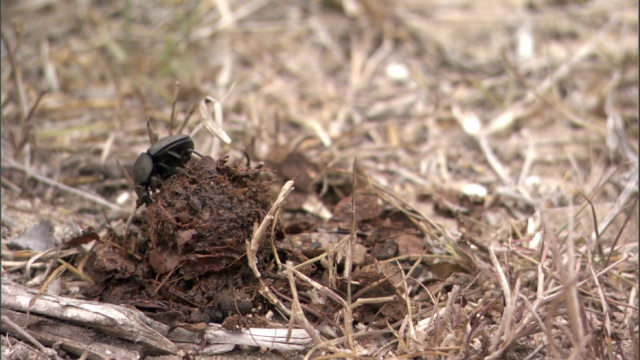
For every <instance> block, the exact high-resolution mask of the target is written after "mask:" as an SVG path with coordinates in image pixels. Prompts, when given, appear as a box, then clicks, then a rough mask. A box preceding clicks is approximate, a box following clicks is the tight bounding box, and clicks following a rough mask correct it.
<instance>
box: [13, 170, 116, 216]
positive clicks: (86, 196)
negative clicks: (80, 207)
mask: <svg viewBox="0 0 640 360" xmlns="http://www.w3.org/2000/svg"><path fill="white" fill-rule="evenodd" d="M3 165H4V166H6V167H7V168H9V169H16V170H20V171H22V172H24V173H25V174H26V175H27V177H30V178H33V179H35V180H38V181H39V182H41V183H44V184H47V185H49V186H52V187H55V188H57V189H59V190H62V191H65V192H68V193H70V194H73V195H76V196H78V197H81V198H83V199H85V200H89V201H91V202H94V203H96V204H98V205H100V206H103V207H106V208H107V209H109V210H111V211H120V210H121V209H120V207H119V206H118V205H116V204H113V203H111V202H109V201H107V200H105V199H103V198H101V197H98V196H96V195H93V194H91V193H88V192H86V191H82V190H79V189H76V188H73V187H71V186H68V185H65V184H62V183H59V182H57V181H55V180H52V179H49V178H48V177H46V176H42V175H39V174H36V173H34V172H33V171H32V170H30V169H27V168H26V167H24V166H22V165H20V164H18V163H17V162H15V161H14V160H12V159H5V162H4V164H3Z"/></svg>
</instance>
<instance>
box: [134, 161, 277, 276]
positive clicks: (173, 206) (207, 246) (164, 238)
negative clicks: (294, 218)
mask: <svg viewBox="0 0 640 360" xmlns="http://www.w3.org/2000/svg"><path fill="white" fill-rule="evenodd" d="M258 173H259V170H256V169H242V170H241V169H235V168H233V167H229V166H227V165H226V160H225V159H222V160H219V161H217V162H216V161H215V160H213V159H212V158H210V157H205V158H203V159H202V160H200V161H198V162H196V163H193V165H192V166H189V167H187V169H186V171H184V172H182V173H181V174H179V175H177V176H175V177H174V178H172V179H171V181H169V182H167V183H166V184H165V185H164V186H163V189H162V191H161V192H160V194H159V196H158V199H157V200H156V201H155V202H154V203H152V204H151V205H149V207H148V209H147V212H146V221H147V224H148V226H149V236H150V239H151V249H150V251H149V253H148V255H149V264H150V265H151V267H152V269H153V270H154V271H155V272H156V273H157V274H159V275H163V274H166V273H168V272H170V271H174V272H177V273H179V274H180V275H181V277H182V278H183V279H184V280H190V279H193V278H195V277H198V276H202V275H204V274H208V273H210V272H220V271H221V270H223V269H236V270H238V271H241V269H242V268H244V267H245V265H246V264H247V262H246V261H243V260H242V258H243V257H244V255H245V242H246V241H247V240H248V239H250V238H251V234H252V229H253V224H254V223H259V222H260V221H261V220H262V219H263V218H264V216H265V215H266V213H267V211H268V210H269V207H270V206H271V202H270V198H269V195H268V194H269V191H268V187H267V186H266V185H265V184H262V183H260V182H258V181H256V180H255V178H256V177H257V175H258ZM263 250H264V249H263ZM259 255H260V253H259ZM262 255H268V251H267V254H264V251H263V252H262ZM176 270H177V271H176Z"/></svg>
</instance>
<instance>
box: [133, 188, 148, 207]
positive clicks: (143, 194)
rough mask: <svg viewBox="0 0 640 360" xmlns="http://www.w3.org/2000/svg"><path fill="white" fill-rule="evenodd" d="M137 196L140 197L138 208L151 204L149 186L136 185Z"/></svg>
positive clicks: (137, 203)
mask: <svg viewBox="0 0 640 360" xmlns="http://www.w3.org/2000/svg"><path fill="white" fill-rule="evenodd" d="M136 195H138V199H137V200H136V207H140V206H142V204H145V205H149V204H151V195H150V194H149V188H148V187H147V185H143V184H136Z"/></svg>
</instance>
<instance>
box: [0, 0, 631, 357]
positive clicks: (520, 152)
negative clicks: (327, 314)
mask: <svg viewBox="0 0 640 360" xmlns="http://www.w3.org/2000/svg"><path fill="white" fill-rule="evenodd" d="M1 54H2V68H1V76H2V89H1V91H2V178H1V179H2V241H3V243H2V259H3V264H2V268H3V277H11V278H12V279H14V280H16V281H19V282H21V283H24V284H28V285H29V286H33V287H36V288H37V287H39V286H42V283H43V281H44V280H45V279H46V278H47V277H48V276H49V275H50V271H51V266H49V269H48V270H45V271H44V272H43V270H42V269H44V268H46V266H44V263H43V266H42V268H39V267H33V268H31V269H30V271H25V264H26V261H27V260H28V259H29V258H30V257H32V256H33V255H35V254H38V252H35V253H34V252H31V253H28V254H26V255H25V253H24V252H20V251H19V250H18V249H17V248H16V247H15V245H16V243H19V242H20V241H18V240H16V239H21V238H20V236H21V234H24V232H25V231H26V230H27V229H29V228H31V227H32V226H34V225H35V224H38V223H39V222H40V221H42V220H44V219H48V220H50V221H51V222H52V224H53V233H54V239H56V241H59V240H62V239H65V238H68V237H69V234H70V233H74V232H76V233H77V232H78V231H80V230H81V229H86V228H88V227H90V226H91V227H94V228H95V229H97V230H98V232H99V233H101V234H104V232H105V231H106V224H109V226H111V227H113V228H114V229H116V231H122V229H123V227H124V224H125V222H126V221H127V218H128V215H129V213H130V212H131V211H132V210H133V208H134V207H135V194H134V193H133V186H132V184H131V183H130V181H129V180H128V179H127V177H126V176H125V174H124V172H123V171H122V168H121V167H120V166H119V165H118V163H117V161H116V159H117V160H118V161H119V162H120V163H121V164H122V165H123V166H124V168H126V169H129V170H130V168H131V166H132V164H133V162H134V161H135V159H136V157H137V156H138V154H140V152H143V151H145V150H146V149H147V148H148V147H149V140H148V136H147V125H146V123H147V119H148V118H152V120H151V122H152V124H153V127H154V128H155V129H156V130H157V131H158V132H159V134H160V136H165V135H167V134H169V132H170V127H171V124H170V119H171V113H172V107H171V105H172V102H173V101H174V97H175V96H174V93H175V89H176V82H178V83H179V92H178V98H177V102H176V107H175V111H176V114H177V119H178V120H180V121H181V120H182V119H184V118H185V117H188V114H189V113H190V111H192V110H193V109H195V107H196V106H197V104H198V102H199V101H200V100H201V99H202V98H203V97H204V96H213V97H215V98H217V99H218V100H220V101H221V103H222V105H223V109H224V129H225V130H226V132H227V133H228V134H229V135H230V137H231V138H232V140H233V142H232V143H231V144H228V145H227V144H223V143H221V142H220V141H218V140H216V139H214V137H213V136H211V135H210V134H209V133H208V132H206V131H205V130H204V129H202V128H201V126H199V123H200V121H199V116H198V114H197V111H196V112H195V114H193V116H191V120H190V121H189V122H188V124H187V125H186V128H185V129H184V130H183V131H182V132H183V133H188V134H191V135H192V137H193V138H194V141H195V143H196V149H198V151H200V152H202V153H205V154H207V155H211V156H212V157H214V158H219V157H221V156H222V155H225V154H229V155H230V158H231V161H232V162H233V161H235V162H237V163H242V162H243V161H244V158H245V154H248V155H249V157H250V158H251V160H252V162H253V163H258V162H264V163H265V164H266V165H267V167H270V168H273V169H276V170H277V171H278V173H280V174H283V177H284V178H287V177H288V178H294V177H296V179H297V180H298V182H300V181H301V182H302V184H301V185H300V186H303V187H306V190H307V192H305V193H303V195H301V197H302V198H301V199H300V200H299V201H300V203H305V202H306V203H307V205H308V203H313V201H312V200H313V199H320V200H321V202H322V203H323V204H324V208H321V209H320V210H318V206H317V203H318V202H317V201H316V207H315V208H314V207H310V206H306V207H303V206H302V205H300V206H299V208H300V209H303V208H304V209H305V210H306V212H302V211H298V212H295V211H291V212H290V213H289V214H285V216H288V219H289V220H290V221H296V220H295V219H297V218H296V216H300V218H304V217H309V218H313V219H314V220H305V221H307V222H308V221H311V222H315V223H318V224H326V222H327V221H328V220H320V219H322V216H324V215H326V214H328V215H327V217H328V216H330V215H335V214H336V213H338V212H340V211H341V210H340V209H338V208H337V204H336V201H333V202H332V201H329V200H327V199H326V197H323V196H325V195H326V190H327V189H328V188H331V186H332V184H333V183H332V181H337V182H340V181H343V180H344V176H346V178H347V179H348V176H349V175H348V174H350V173H351V171H352V164H353V161H354V158H356V157H357V172H358V174H359V175H361V179H366V180H360V184H364V185H362V186H365V187H368V188H370V189H375V193H376V194H378V195H379V196H380V197H381V198H383V199H385V204H386V206H390V207H393V208H397V209H402V211H404V212H408V213H409V214H410V216H409V215H408V216H409V217H410V218H411V219H412V220H413V221H414V222H415V223H416V224H417V225H416V228H417V229H419V230H420V232H419V236H413V237H406V236H405V237H397V238H394V239H392V240H393V241H394V243H395V244H396V247H397V249H396V251H395V252H394V253H393V256H392V257H391V258H393V257H396V258H397V259H396V260H397V261H398V262H397V264H400V261H406V260H407V259H411V261H413V262H412V263H411V264H412V265H411V266H413V267H415V265H416V262H415V261H416V258H418V259H422V260H418V261H417V264H421V266H423V267H424V269H426V270H424V271H425V272H427V273H430V274H431V273H437V272H438V270H437V269H440V268H438V267H437V265H438V264H448V266H450V267H449V268H447V270H443V271H444V272H441V273H440V275H439V276H431V277H429V276H427V277H429V279H430V280H429V281H430V282H429V283H428V284H427V283H425V282H424V278H420V279H418V280H416V284H418V283H420V284H422V286H419V285H416V284H414V285H411V284H410V282H409V280H407V277H405V278H404V280H402V281H400V282H399V283H397V284H395V286H396V287H397V288H398V289H400V290H402V291H400V290H399V291H398V294H400V295H403V296H400V295H399V296H400V297H401V298H403V299H404V300H406V304H407V309H409V310H407V313H406V314H405V317H404V320H403V321H400V322H398V323H397V324H390V325H389V326H388V327H387V328H386V330H387V331H386V332H385V333H384V336H380V337H378V338H376V339H373V340H372V339H367V340H366V341H364V340H362V341H361V340H359V339H360V337H359V335H358V334H361V333H365V332H366V331H368V330H370V329H368V328H367V327H366V326H364V325H363V324H362V323H360V324H358V323H354V328H352V327H351V326H346V325H345V324H344V323H343V322H342V320H344V318H343V317H341V316H342V315H340V316H338V318H337V319H334V320H335V321H336V323H334V324H336V325H335V326H336V327H337V328H336V329H335V330H336V331H335V332H334V337H335V338H337V339H338V340H336V341H335V342H334V343H333V345H331V346H324V347H323V346H320V347H319V348H318V349H316V350H314V352H310V353H309V356H318V355H321V354H324V355H326V356H328V357H357V356H372V357H390V356H403V357H424V358H456V357H457V358H482V357H489V358H491V357H493V358H511V359H524V358H532V359H543V358H544V359H546V358H554V359H556V358H557V359H560V358H574V359H582V358H609V359H634V358H635V359H638V357H639V353H640V352H639V350H638V221H639V220H638V201H637V200H638V136H639V121H638V8H637V3H636V2H633V1H605V0H591V1H577V0H576V1H551V0H548V1H542V0H540V1H535V0H531V1H515V0H514V1H457V2H451V1H440V0H424V1H412V0H405V1H365V0H362V1H356V0H352V1H349V0H344V1H330V0H328V1H278V0H247V1H244V0H243V1H227V0H220V1H180V0H174V1H155V2H146V1H3V2H2V53H1ZM179 126H180V123H177V124H175V125H174V129H173V130H172V131H173V132H174V133H175V131H176V129H177V128H178V127H179ZM291 154H296V156H299V154H302V157H293V158H294V160H292V157H291ZM310 169H311V170H310ZM301 174H302V175H301ZM340 175H342V176H343V177H342V178H340ZM336 179H337V180H336ZM341 179H342V180H341ZM305 181H307V183H306V184H305ZM311 184H315V185H316V186H315V187H314V186H312V185H311ZM347 189H348V187H347ZM348 195H349V192H348V191H347V192H345V193H340V192H339V191H338V192H334V193H333V196H334V198H335V197H337V198H338V200H339V199H340V198H345V197H346V196H348ZM310 199H311V200H310ZM292 200H293V199H292ZM357 205H358V203H357V202H356V206H357ZM343 212H344V211H343ZM291 219H293V220H291ZM300 221H302V220H300ZM318 226H320V227H322V226H324V225H318ZM374 230H375V229H374ZM36 238H37V236H36ZM22 239H23V240H24V236H23V237H22ZM416 239H417V240H416ZM372 251H373V250H372V249H368V254H369V255H371V254H372ZM420 254H422V255H423V256H422V257H420V256H418V255H420ZM412 256H413V257H412ZM429 256H431V257H429ZM374 257H375V256H374ZM36 263H37V262H36ZM462 269H464V271H462ZM404 274H405V276H408V275H407V274H410V275H411V276H409V277H414V273H410V272H409V271H407V272H405V273H404ZM415 277H417V275H416V276H415ZM61 279H63V282H64V283H66V284H67V285H66V286H63V287H62V290H60V291H59V292H58V293H59V294H65V291H67V290H69V289H70V288H73V287H74V286H79V287H82V281H81V278H79V277H78V276H77V275H76V276H74V275H73V274H71V273H69V272H67V273H66V274H64V275H63V277H62V278H61ZM412 280H415V279H412ZM421 281H422V282H421ZM69 284H71V285H69ZM433 284H436V285H439V286H440V288H438V289H435V288H434V287H433V286H427V285H433ZM443 288H445V289H446V291H443V290H442V289H443ZM425 294H428V296H427V295H425ZM421 295H422V296H421ZM496 304H498V305H496ZM6 329H7V328H6V327H5V324H4V322H3V332H6V331H7V330H6ZM330 334H331V332H330V331H327V332H325V333H323V334H322V336H323V339H325V340H329V339H331V338H332V336H331V335H330ZM335 334H342V335H344V337H341V336H338V335H335ZM350 336H352V337H350ZM15 342H16V340H15V339H14V338H13V337H9V338H3V353H4V352H5V351H8V350H7V349H10V348H12V347H13V346H15ZM12 344H13V345H12ZM325 345H326V344H325ZM247 351H249V350H247ZM303 353H304V352H303ZM8 354H9V353H5V355H7V356H8ZM240 356H242V355H240ZM265 356H266V355H265Z"/></svg>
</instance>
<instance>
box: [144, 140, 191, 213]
mask: <svg viewBox="0 0 640 360" xmlns="http://www.w3.org/2000/svg"><path fill="white" fill-rule="evenodd" d="M193 147H194V145H193V140H192V139H191V137H190V136H189V135H172V136H167V137H164V138H162V139H160V140H158V141H157V142H156V143H155V144H153V146H151V147H150V148H149V150H147V151H146V152H143V153H142V154H140V156H138V159H137V160H136V162H135V164H133V180H134V181H135V183H136V194H137V195H138V201H137V205H138V206H140V205H142V204H143V203H145V204H147V205H148V204H150V203H151V195H150V194H149V190H150V189H151V190H155V189H156V188H157V187H158V186H159V184H160V183H161V182H162V180H166V179H168V178H169V177H170V176H171V175H173V174H175V173H176V168H177V167H181V166H184V165H185V164H186V163H187V162H188V161H189V159H190V158H191V153H193V152H194V150H193Z"/></svg>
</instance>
